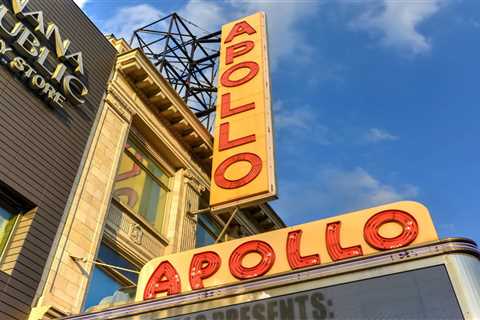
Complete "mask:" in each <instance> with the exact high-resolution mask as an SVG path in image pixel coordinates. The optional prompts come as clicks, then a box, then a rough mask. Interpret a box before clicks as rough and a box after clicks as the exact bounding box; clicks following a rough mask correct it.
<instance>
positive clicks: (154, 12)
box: [103, 4, 165, 41]
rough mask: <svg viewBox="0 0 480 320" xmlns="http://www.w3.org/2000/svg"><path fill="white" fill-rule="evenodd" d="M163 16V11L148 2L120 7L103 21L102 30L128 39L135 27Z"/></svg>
mask: <svg viewBox="0 0 480 320" xmlns="http://www.w3.org/2000/svg"><path fill="white" fill-rule="evenodd" d="M164 16H165V15H164V13H163V12H161V11H160V10H158V9H156V8H154V7H152V6H151V5H148V4H139V5H135V6H130V7H122V8H120V9H119V10H118V11H117V12H116V13H115V14H114V15H113V16H112V17H111V18H110V19H108V20H107V21H106V22H105V24H104V26H103V31H104V32H105V33H113V34H115V36H116V37H119V38H124V39H126V40H127V41H129V40H130V37H131V36H132V34H133V31H135V29H138V28H139V27H143V26H145V25H147V24H149V23H151V22H154V21H155V20H158V19H160V18H162V17H164Z"/></svg>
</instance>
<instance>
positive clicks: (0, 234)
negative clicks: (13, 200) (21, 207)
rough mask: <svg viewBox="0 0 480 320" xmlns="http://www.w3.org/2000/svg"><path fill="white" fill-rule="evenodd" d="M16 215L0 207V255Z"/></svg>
mask: <svg viewBox="0 0 480 320" xmlns="http://www.w3.org/2000/svg"><path fill="white" fill-rule="evenodd" d="M16 218H17V215H16V214H14V213H12V212H10V211H8V210H7V209H5V208H2V207H0V254H1V253H2V252H3V249H4V248H5V246H6V244H7V241H8V238H9V237H10V233H11V232H12V229H13V225H14V224H15V220H16Z"/></svg>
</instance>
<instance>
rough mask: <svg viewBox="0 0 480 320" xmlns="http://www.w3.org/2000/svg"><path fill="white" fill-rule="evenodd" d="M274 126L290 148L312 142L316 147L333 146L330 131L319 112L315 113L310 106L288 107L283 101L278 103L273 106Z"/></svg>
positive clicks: (295, 105)
mask: <svg viewBox="0 0 480 320" xmlns="http://www.w3.org/2000/svg"><path fill="white" fill-rule="evenodd" d="M273 112H274V114H273V116H274V125H275V128H276V129H278V130H279V131H281V132H279V135H280V134H281V137H283V138H286V139H288V141H285V142H286V143H287V144H288V145H289V146H292V147H295V146H296V144H297V143H302V142H305V140H308V141H310V142H311V143H314V144H316V145H329V144H331V141H330V138H329V135H330V130H329V129H328V127H327V126H325V125H323V124H322V123H321V122H320V120H319V119H318V116H317V114H318V112H315V110H313V108H312V107H311V106H310V105H297V104H290V105H287V103H285V102H284V101H282V100H279V101H276V102H275V103H274V105H273Z"/></svg>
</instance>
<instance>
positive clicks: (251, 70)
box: [220, 61, 259, 87]
mask: <svg viewBox="0 0 480 320" xmlns="http://www.w3.org/2000/svg"><path fill="white" fill-rule="evenodd" d="M242 68H247V69H248V73H247V75H246V76H244V77H243V78H241V79H238V80H230V76H231V75H232V73H234V72H235V71H237V70H238V69H242ZM258 69H259V67H258V64H257V63H256V62H253V61H244V62H240V63H238V64H236V65H233V66H231V67H230V68H228V69H227V70H225V72H224V73H223V74H222V77H221V78H220V82H221V83H222V85H223V86H225V87H237V86H239V85H242V84H244V83H246V82H248V81H250V80H252V78H254V77H255V76H256V75H257V73H258Z"/></svg>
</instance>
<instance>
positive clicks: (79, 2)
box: [73, 0, 88, 8]
mask: <svg viewBox="0 0 480 320" xmlns="http://www.w3.org/2000/svg"><path fill="white" fill-rule="evenodd" d="M73 1H74V2H75V3H76V4H77V6H79V7H80V8H83V7H84V6H85V4H86V3H87V1H88V0H73Z"/></svg>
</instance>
